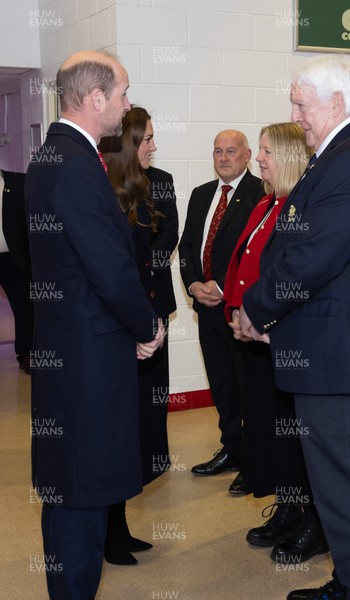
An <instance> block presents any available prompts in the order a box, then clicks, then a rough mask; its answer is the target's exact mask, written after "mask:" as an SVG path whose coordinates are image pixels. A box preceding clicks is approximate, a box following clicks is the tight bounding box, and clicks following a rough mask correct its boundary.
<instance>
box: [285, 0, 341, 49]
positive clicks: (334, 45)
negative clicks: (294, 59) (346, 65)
mask: <svg viewBox="0 0 350 600" xmlns="http://www.w3.org/2000/svg"><path fill="white" fill-rule="evenodd" d="M293 19H294V22H295V28H296V49H297V50H310V51H312V52H320V51H322V52H347V51H348V52H349V51H350V0H333V1H330V0H296V10H295V11H294V14H293Z"/></svg>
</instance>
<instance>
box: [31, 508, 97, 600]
mask: <svg viewBox="0 0 350 600" xmlns="http://www.w3.org/2000/svg"><path fill="white" fill-rule="evenodd" d="M107 521H108V507H104V508H93V509H88V508H67V507H64V506H61V505H48V504H46V503H44V505H43V511H42V523H41V524H42V534H43V541H44V559H45V570H46V579H47V587H48V591H49V597H50V600H94V598H95V595H96V593H97V589H98V586H99V582H100V578H101V572H102V562H103V556H104V545H105V539H106V532H107ZM33 561H34V557H31V567H32V564H33ZM34 566H35V565H34Z"/></svg>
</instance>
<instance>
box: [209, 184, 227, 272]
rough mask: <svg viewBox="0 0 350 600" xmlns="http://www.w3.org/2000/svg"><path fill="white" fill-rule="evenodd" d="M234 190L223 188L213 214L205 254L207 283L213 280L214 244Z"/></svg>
mask: <svg viewBox="0 0 350 600" xmlns="http://www.w3.org/2000/svg"><path fill="white" fill-rule="evenodd" d="M230 190H232V185H222V186H221V196H220V200H219V202H218V205H217V207H216V209H215V212H214V214H213V218H212V220H211V223H210V227H209V231H208V236H207V240H206V242H205V246H204V252H203V275H204V279H205V280H206V281H210V280H211V278H212V273H211V263H212V249H213V243H214V239H215V236H216V232H217V230H218V228H219V225H220V222H221V219H222V217H223V216H224V214H225V210H226V208H227V194H228V192H229V191H230Z"/></svg>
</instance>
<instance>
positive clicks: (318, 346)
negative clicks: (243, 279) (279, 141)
mask: <svg viewBox="0 0 350 600" xmlns="http://www.w3.org/2000/svg"><path fill="white" fill-rule="evenodd" d="M349 164H350V125H347V126H346V127H344V128H343V129H342V130H341V131H340V132H339V133H338V134H337V135H336V136H335V137H334V138H333V140H332V141H331V142H330V144H329V145H328V146H327V147H326V149H325V150H324V151H323V152H322V154H321V155H320V157H319V158H318V160H317V161H316V163H315V164H314V166H313V167H312V168H311V169H310V170H308V171H307V173H306V174H305V175H304V176H303V177H302V178H301V179H300V180H299V182H298V183H297V184H296V186H295V187H294V189H293V190H292V192H291V193H290V195H289V198H288V199H287V202H286V204H285V206H284V208H283V211H282V213H281V215H280V219H279V221H278V222H277V226H276V229H275V231H274V233H273V234H272V235H271V237H270V239H269V241H268V243H267V244H266V246H265V249H264V251H263V254H262V258H261V270H260V272H261V276H260V280H259V281H258V282H256V283H255V284H254V285H253V286H252V287H251V288H250V289H249V290H247V292H246V293H245V294H244V297H243V304H244V306H245V308H246V311H247V313H248V315H249V317H250V319H251V320H252V322H253V324H254V325H255V327H256V328H257V329H258V330H259V331H261V332H264V331H267V330H269V329H271V331H270V340H271V350H272V358H273V361H274V365H275V378H276V383H277V385H278V387H280V388H281V389H283V390H286V391H290V392H294V393H299V394H349V393H350V361H349V355H350V310H349V307H350V234H349V231H350V229H349V223H350V169H349Z"/></svg>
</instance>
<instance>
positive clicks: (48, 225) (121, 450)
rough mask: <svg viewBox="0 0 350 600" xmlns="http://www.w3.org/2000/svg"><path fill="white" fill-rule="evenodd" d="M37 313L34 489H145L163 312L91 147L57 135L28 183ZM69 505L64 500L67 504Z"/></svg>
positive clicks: (90, 497) (68, 131)
mask: <svg viewBox="0 0 350 600" xmlns="http://www.w3.org/2000/svg"><path fill="white" fill-rule="evenodd" d="M26 209H27V221H28V227H29V238H30V248H31V256H32V269H33V280H34V281H35V282H42V283H44V284H47V285H51V286H54V291H56V292H57V298H56V300H55V301H50V302H48V301H46V302H45V301H36V303H35V344H34V352H33V353H32V355H31V362H32V367H33V369H32V371H33V377H32V435H33V438H32V459H33V483H34V485H35V486H36V487H37V489H38V491H39V493H41V494H42V495H43V496H44V497H45V495H47V490H49V489H53V490H54V492H53V495H54V496H55V498H56V501H60V502H61V503H62V504H63V505H65V506H69V507H100V506H107V505H110V504H114V503H116V502H119V501H122V500H125V499H127V498H130V497H132V496H134V495H135V494H137V493H138V492H140V491H141V489H142V475H141V464H140V444H139V426H138V421H139V418H138V409H139V399H138V383H137V360H136V342H137V341H141V342H142V341H143V342H146V341H150V340H151V339H153V337H154V334H155V327H154V319H155V314H154V312H153V310H152V309H151V306H150V304H149V302H148V300H147V298H146V296H145V293H144V290H143V287H142V284H141V281H140V277H139V274H138V272H137V269H136V266H135V260H134V250H133V242H132V236H131V230H130V226H129V223H128V221H127V219H126V217H125V215H124V214H123V212H122V211H121V209H120V207H119V205H118V203H117V202H116V200H115V194H114V192H113V190H112V187H111V185H110V183H109V180H108V177H107V176H106V173H105V172H104V169H103V167H102V165H101V163H100V161H99V158H98V155H97V153H96V151H95V149H94V148H93V146H92V145H91V144H90V142H89V141H88V140H87V139H86V137H85V136H83V135H82V134H81V133H80V132H78V131H77V130H75V129H74V128H72V127H70V126H69V125H66V124H63V123H54V124H52V125H51V126H50V128H49V131H48V134H47V139H46V141H45V143H44V145H43V146H42V148H41V149H40V151H39V152H38V154H37V155H36V156H35V157H34V158H33V159H32V161H31V164H30V166H29V169H28V174H27V178H26ZM58 499H59V500H58Z"/></svg>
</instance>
